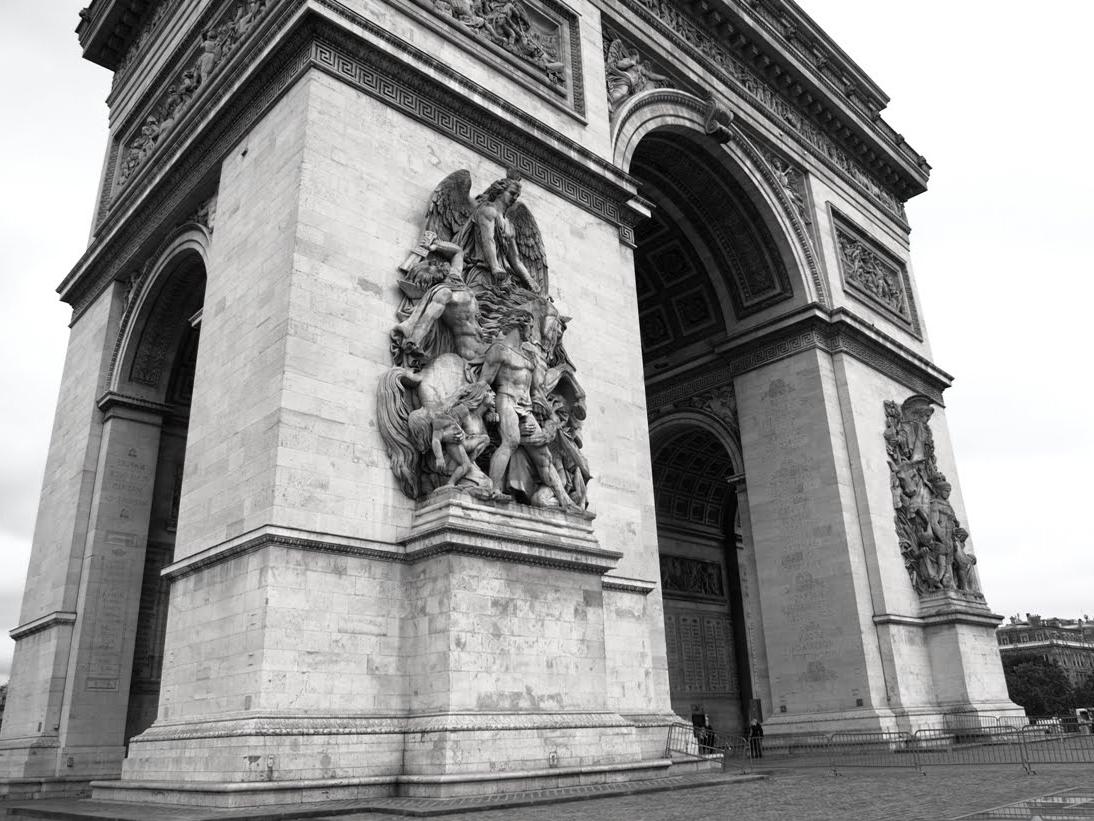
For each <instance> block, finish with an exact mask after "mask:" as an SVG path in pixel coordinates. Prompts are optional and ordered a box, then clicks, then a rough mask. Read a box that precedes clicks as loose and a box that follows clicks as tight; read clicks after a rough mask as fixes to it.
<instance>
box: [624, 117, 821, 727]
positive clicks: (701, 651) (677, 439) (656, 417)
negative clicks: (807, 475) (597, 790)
mask: <svg viewBox="0 0 1094 821" xmlns="http://www.w3.org/2000/svg"><path fill="white" fill-rule="evenodd" d="M736 162H737V161H736V160H734V159H733V158H732V157H731V156H730V154H729V152H727V151H726V150H725V149H723V148H722V147H721V146H720V145H719V144H717V143H716V142H715V141H714V140H711V139H710V138H709V137H707V136H705V135H703V134H702V133H699V132H697V131H695V130H694V129H688V128H687V127H685V126H682V125H680V124H671V125H668V126H665V127H662V128H654V129H651V130H649V131H647V132H645V133H644V134H642V136H641V137H640V138H639V139H638V140H637V141H636V143H635V144H634V146H633V149H632V150H631V151H630V166H629V169H628V170H629V172H630V173H631V175H632V176H634V177H635V178H636V179H637V180H638V181H639V183H640V189H639V190H640V193H641V194H642V196H643V197H644V198H645V199H646V200H647V201H648V202H649V203H651V205H652V208H651V211H652V216H651V218H650V219H648V220H646V221H645V222H644V223H642V224H640V225H639V226H638V227H637V228H636V230H635V244H636V248H635V276H636V285H637V293H638V302H639V305H638V308H639V317H640V323H641V333H642V347H643V364H644V368H645V375H646V387H647V399H648V403H647V404H648V406H649V409H650V413H651V419H652V420H653V423H652V425H651V434H650V441H651V456H652V466H653V482H654V493H655V502H656V513H657V534H658V544H659V553H660V569H661V588H662V594H663V599H664V612H665V635H666V650H667V659H668V673H669V689H670V696H671V701H672V708H673V710H674V712H676V713H677V714H679V715H683V716H685V717H691V718H692V719H693V720H697V721H701V720H703V717H705V718H706V719H707V720H709V722H710V724H711V726H712V727H713V728H714V729H715V730H716V731H718V732H720V733H727V734H740V733H743V732H744V731H745V730H746V728H747V725H748V722H749V721H750V719H752V718H761V719H762V718H763V717H764V712H765V709H770V705H766V706H765V704H764V702H765V694H766V693H767V692H769V689H770V687H769V683H768V682H767V681H766V679H765V676H766V663H765V662H764V661H763V658H764V654H763V649H762V647H758V646H756V645H762V643H763V636H762V632H761V630H762V616H761V614H760V613H759V612H758V607H759V605H758V596H757V595H755V584H756V572H755V558H754V556H753V554H752V553H751V552H750V551H749V550H748V548H749V545H748V544H747V541H748V539H749V538H750V537H749V534H750V528H749V527H748V522H747V520H748V510H747V493H746V492H745V483H746V481H747V477H746V476H745V475H744V467H743V460H742V458H741V443H740V436H739V428H738V424H737V419H736V406H735V397H734V392H733V391H734V389H733V385H732V383H725V384H716V385H715V384H711V385H710V387H709V388H704V390H703V391H702V392H699V393H696V392H695V391H694V390H683V389H681V388H679V387H678V386H682V385H686V384H691V385H694V384H697V383H700V382H702V377H703V375H704V374H706V373H709V372H710V371H711V369H712V368H713V367H715V366H716V365H717V364H718V361H719V357H720V356H723V355H724V352H725V351H726V350H727V349H730V348H731V347H732V344H733V338H734V336H735V335H739V334H740V333H741V330H742V327H744V326H747V325H748V324H749V323H753V322H756V321H762V319H763V315H764V312H765V311H767V310H768V309H770V308H773V307H775V306H780V308H781V307H784V306H785V303H786V302H788V301H790V300H795V299H797V300H802V299H807V298H808V291H809V286H808V285H806V284H805V281H804V280H803V279H802V277H801V276H800V273H799V271H800V268H799V266H798V265H797V263H796V260H797V255H796V254H795V253H794V248H793V243H792V242H791V241H790V240H789V239H788V237H787V233H786V232H785V231H783V230H781V222H780V219H779V218H778V217H777V216H776V214H775V213H774V212H773V210H772V209H771V208H770V204H769V203H768V202H767V201H765V200H764V199H763V198H762V197H760V196H758V195H757V192H756V190H755V188H754V187H753V188H751V189H750V186H749V176H748V174H749V170H748V169H744V168H743V167H741V166H740V165H739V164H736V165H735V163H736ZM751 172H752V173H753V174H754V175H755V172H756V169H754V168H753V169H751ZM666 396H669V397H671V401H670V402H668V403H666V402H665V401H664V400H665V397H666ZM757 628H759V629H757Z"/></svg>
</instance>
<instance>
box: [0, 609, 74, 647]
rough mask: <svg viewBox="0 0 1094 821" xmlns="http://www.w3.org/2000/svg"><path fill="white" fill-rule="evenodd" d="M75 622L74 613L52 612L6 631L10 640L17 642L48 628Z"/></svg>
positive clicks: (66, 611) (65, 611) (64, 611)
mask: <svg viewBox="0 0 1094 821" xmlns="http://www.w3.org/2000/svg"><path fill="white" fill-rule="evenodd" d="M75 622H76V614H75V613H73V612H70V611H68V610H54V611H53V612H52V613H47V614H46V615H44V616H40V617H38V618H36V619H31V620H30V621H28V622H25V623H23V624H20V625H19V626H18V627H13V628H12V629H11V630H10V631H8V635H9V636H11V637H12V639H15V640H18V639H22V638H26V637H27V636H29V635H31V634H32V633H38V632H40V631H42V630H48V629H49V628H50V627H55V626H57V625H59V624H74V623H75Z"/></svg>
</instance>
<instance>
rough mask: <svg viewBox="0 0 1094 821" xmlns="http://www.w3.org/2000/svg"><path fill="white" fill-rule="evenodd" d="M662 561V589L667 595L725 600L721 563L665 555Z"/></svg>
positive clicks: (662, 555) (662, 556) (661, 558)
mask: <svg viewBox="0 0 1094 821" xmlns="http://www.w3.org/2000/svg"><path fill="white" fill-rule="evenodd" d="M660 561H661V589H662V590H663V591H664V592H665V593H677V594H682V595H685V596H704V597H707V598H716V599H724V598H725V595H726V592H725V585H724V583H723V581H722V565H721V564H720V563H719V562H706V561H702V560H701V559H691V558H688V557H686V556H670V555H667V554H664V553H662V554H661V557H660Z"/></svg>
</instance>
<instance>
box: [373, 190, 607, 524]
mask: <svg viewBox="0 0 1094 821" xmlns="http://www.w3.org/2000/svg"><path fill="white" fill-rule="evenodd" d="M520 194H521V180H520V178H519V176H518V175H517V174H515V173H514V172H510V173H509V174H508V175H507V176H506V177H505V178H503V179H499V180H496V181H495V182H493V183H491V184H490V185H489V186H488V187H487V188H486V190H485V191H483V192H482V193H481V194H479V195H478V196H476V197H471V174H470V172H468V171H466V170H460V171H456V172H454V173H452V174H449V175H448V176H447V177H445V178H444V179H443V180H442V181H441V182H440V184H439V185H438V186H437V187H436V189H435V190H434V191H433V195H432V196H431V198H430V202H429V206H428V208H427V212H426V220H425V225H424V229H423V231H422V236H421V239H420V241H419V243H418V245H417V247H416V248H414V250H413V251H411V253H410V254H409V256H408V257H407V259H406V260H405V261H404V262H403V264H402V265H401V266H399V274H398V284H399V289H400V291H401V292H402V295H403V301H402V305H401V306H400V309H399V311H398V317H397V318H398V319H399V322H398V323H397V324H396V325H395V327H394V328H393V329H392V331H391V354H392V359H393V361H394V365H395V366H394V367H393V368H391V369H390V370H389V371H388V372H387V373H386V374H385V375H384V376H383V377H382V378H381V380H380V384H379V386H378V389H377V408H378V410H377V413H378V417H379V428H380V434H381V436H382V437H383V440H384V443H385V445H386V447H387V451H388V455H389V457H390V459H391V469H392V471H393V473H394V474H395V476H396V478H397V479H398V480H399V483H400V486H401V487H402V490H403V492H404V493H405V494H406V495H407V496H409V497H411V498H413V499H420V498H423V497H425V496H427V495H428V494H429V493H431V492H432V491H433V490H435V489H437V488H438V487H442V486H446V485H447V486H454V487H458V488H461V489H463V490H465V491H467V492H468V493H470V494H472V495H474V496H475V497H477V498H479V499H482V500H488V501H492V502H508V501H511V500H513V499H514V498H515V499H516V500H517V501H519V502H523V503H526V504H531V505H535V506H539V507H561V508H563V509H565V510H568V511H571V512H582V511H584V509H585V507H586V493H585V491H586V484H587V482H588V481H589V479H590V473H589V467H588V463H587V461H586V459H585V457H584V455H583V454H582V452H581V422H582V421H583V420H584V418H585V394H584V392H583V391H582V390H581V387H580V385H579V384H578V382H577V380H576V378H575V376H574V366H573V364H572V363H571V362H570V360H569V358H568V357H567V355H566V352H565V349H564V348H563V345H562V336H563V333H564V331H565V329H566V324H567V322H568V321H569V317H564V316H562V315H561V314H560V313H559V311H558V309H557V308H556V307H555V305H554V302H553V301H552V300H551V298H550V296H549V295H548V269H547V259H546V254H545V253H544V248H543V238H542V234H541V233H540V230H539V226H538V225H537V223H536V220H535V218H534V217H533V216H532V213H531V211H529V210H528V208H527V207H526V206H525V205H524V203H522V202H520Z"/></svg>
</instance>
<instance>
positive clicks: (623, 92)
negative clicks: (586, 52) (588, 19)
mask: <svg viewBox="0 0 1094 821" xmlns="http://www.w3.org/2000/svg"><path fill="white" fill-rule="evenodd" d="M604 69H605V75H606V79H607V90H608V111H609V112H611V113H612V114H613V115H614V114H615V111H616V110H617V109H618V108H619V107H620V106H621V105H623V103H625V102H626V101H627V100H629V99H630V98H631V97H633V96H634V95H636V94H640V93H641V92H643V91H648V90H649V89H653V88H671V87H672V85H673V83H672V79H671V78H670V77H669V76H668V75H667V74H665V73H663V72H661V71H658V70H657V68H656V66H655V65H654V63H653V61H652V60H650V59H649V58H648V57H644V56H643V55H642V54H640V53H639V51H638V49H636V48H634V47H633V46H631V45H629V44H628V43H625V42H624V41H623V39H622V38H620V37H619V36H618V35H617V34H615V32H613V31H612V30H611V29H609V28H605V29H604Z"/></svg>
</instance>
